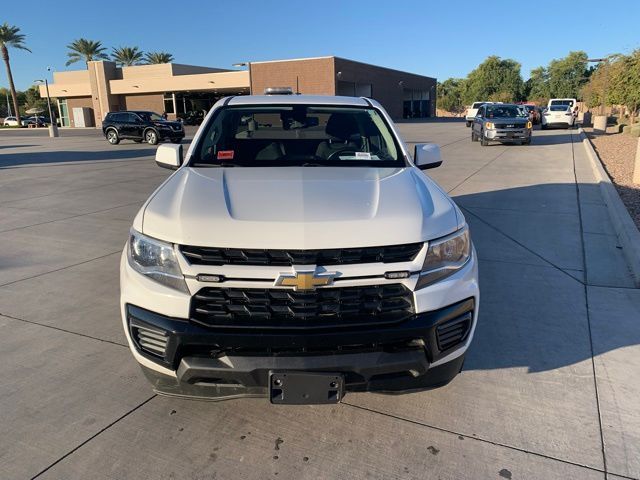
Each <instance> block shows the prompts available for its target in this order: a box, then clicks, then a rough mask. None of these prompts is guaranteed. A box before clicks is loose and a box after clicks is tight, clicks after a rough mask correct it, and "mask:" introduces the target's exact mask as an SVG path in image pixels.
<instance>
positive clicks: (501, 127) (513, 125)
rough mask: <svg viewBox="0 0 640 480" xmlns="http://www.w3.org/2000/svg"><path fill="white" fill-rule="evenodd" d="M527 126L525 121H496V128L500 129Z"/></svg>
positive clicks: (516, 128)
mask: <svg viewBox="0 0 640 480" xmlns="http://www.w3.org/2000/svg"><path fill="white" fill-rule="evenodd" d="M526 127H527V126H526V125H525V124H524V123H496V128H497V129H500V130H524V129H525V128H526Z"/></svg>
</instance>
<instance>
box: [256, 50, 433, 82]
mask: <svg viewBox="0 0 640 480" xmlns="http://www.w3.org/2000/svg"><path fill="white" fill-rule="evenodd" d="M327 58H333V59H336V60H344V61H345V62H350V63H357V64H359V65H366V66H368V67H375V68H380V69H382V70H388V71H390V72H394V73H400V74H403V75H414V76H416V77H423V78H428V79H430V80H437V78H436V77H430V76H428V75H421V74H419V73H413V72H407V71H405V70H398V69H396V68H389V67H383V66H381V65H376V64H374V63H366V62H359V61H358V60H351V59H350V58H345V57H338V56H336V55H325V56H321V57H306V58H287V59H283V60H264V61H256V62H253V61H251V62H250V63H251V64H252V65H253V64H260V63H281V62H301V61H305V60H324V59H327Z"/></svg>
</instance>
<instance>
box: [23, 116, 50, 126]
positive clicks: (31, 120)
mask: <svg viewBox="0 0 640 480" xmlns="http://www.w3.org/2000/svg"><path fill="white" fill-rule="evenodd" d="M48 124H49V122H48V119H47V118H45V117H37V116H35V115H34V116H31V117H27V118H25V119H24V120H23V121H22V125H23V126H25V127H28V126H30V125H35V126H36V127H46V126H47V125H48Z"/></svg>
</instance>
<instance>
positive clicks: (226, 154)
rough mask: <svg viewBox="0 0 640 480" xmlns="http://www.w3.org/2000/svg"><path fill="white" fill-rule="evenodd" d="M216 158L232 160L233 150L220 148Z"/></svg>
mask: <svg viewBox="0 0 640 480" xmlns="http://www.w3.org/2000/svg"><path fill="white" fill-rule="evenodd" d="M218 160H233V150H220V151H219V152H218Z"/></svg>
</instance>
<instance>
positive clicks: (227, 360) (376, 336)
mask: <svg viewBox="0 0 640 480" xmlns="http://www.w3.org/2000/svg"><path fill="white" fill-rule="evenodd" d="M474 309H475V301H474V299H473V298H470V299H467V300H464V301H462V302H459V303H457V304H455V305H451V306H449V307H446V308H443V309H440V310H437V311H434V312H425V313H421V314H417V315H415V316H414V317H413V318H411V319H409V320H407V321H405V322H402V323H401V324H399V325H397V326H395V327H394V328H393V329H374V330H362V329H358V330H357V331H349V332H327V333H316V334H313V335H309V334H306V335H305V334H299V333H277V334H262V335H256V334H255V333H242V332H233V333H228V332H220V331H217V332H216V331H212V330H209V329H205V328H202V327H199V326H197V325H192V324H190V323H188V322H185V321H183V320H180V319H172V318H169V317H165V316H162V315H158V314H156V313H153V312H150V311H147V310H142V309H140V308H137V307H134V306H131V305H128V306H127V320H128V324H129V332H128V333H129V336H130V338H132V339H133V342H134V344H135V345H136V349H137V352H138V353H139V354H141V355H143V356H145V357H147V358H149V359H152V360H153V361H155V362H158V363H161V364H164V365H165V366H167V367H168V368H172V369H173V368H175V373H176V375H175V376H171V375H165V374H163V373H161V372H159V371H157V370H155V369H151V368H149V367H145V366H144V365H142V367H143V371H144V373H145V375H146V377H147V378H148V379H149V380H150V381H151V383H152V384H153V387H154V390H155V391H156V392H157V393H160V394H165V395H172V396H186V397H192V398H200V399H209V400H223V399H227V398H237V397H247V396H250V397H266V396H268V393H269V375H270V374H271V373H272V372H282V371H304V372H331V373H337V374H341V375H344V379H345V390H346V391H407V390H414V389H425V388H434V387H438V386H441V385H444V384H446V383H448V382H449V381H451V380H452V379H453V378H454V377H455V376H456V375H457V374H458V372H459V371H460V369H461V368H462V363H463V361H464V351H462V352H461V353H460V354H459V355H457V356H455V355H454V358H453V360H450V361H448V362H446V363H444V364H440V365H438V366H434V367H432V362H434V361H437V360H438V359H442V358H444V357H445V356H448V355H450V354H451V353H453V352H454V351H455V350H457V349H458V348H460V347H462V343H463V342H464V340H466V338H467V337H468V336H469V335H471V331H472V324H473V317H474ZM452 321H453V322H455V321H459V322H460V324H461V325H463V328H465V329H466V333H465V334H464V336H463V340H462V342H461V343H460V344H458V345H457V346H456V347H457V348H452V349H450V350H448V351H441V350H440V349H439V345H440V338H439V335H440V334H439V330H438V327H441V326H442V325H444V324H451V323H452ZM139 328H142V329H148V330H153V331H154V332H163V333H164V335H165V336H166V338H167V342H166V345H167V347H166V352H167V353H166V354H165V355H164V357H163V358H159V357H158V358H155V359H153V358H152V357H151V356H150V355H149V354H148V353H147V352H145V351H144V349H142V348H140V345H139V342H140V340H139V338H140V336H139V335H137V334H136V330H137V329H139ZM227 345H243V349H245V350H249V351H251V350H254V351H255V350H263V349H266V348H268V349H269V350H271V351H274V352H275V351H278V350H280V349H290V348H291V347H292V346H296V348H297V349H298V350H299V351H300V352H302V351H305V352H322V350H323V348H324V346H326V345H336V347H335V351H332V350H333V349H329V351H325V352H324V353H321V354H313V353H311V354H307V353H305V354H302V353H298V354H291V353H283V354H273V353H271V354H269V355H260V354H250V355H243V354H241V353H238V354H237V355H236V354H233V355H227V354H225V355H220V356H217V355H216V354H215V352H216V351H219V349H224V348H225V346H227ZM376 345H377V346H378V347H377V348H376V347H374V346H376ZM350 349H353V350H352V351H354V352H356V353H349V352H350ZM358 350H360V351H358Z"/></svg>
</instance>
